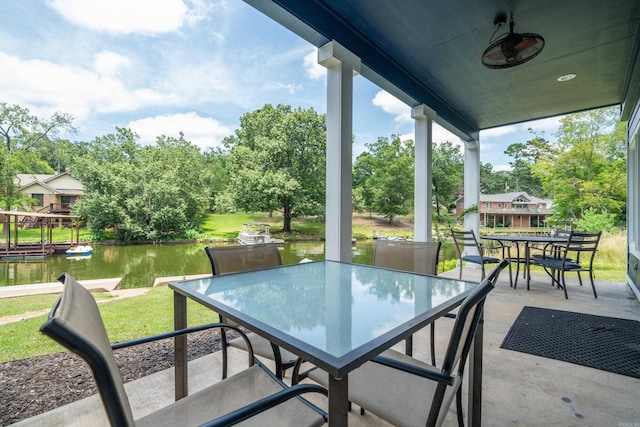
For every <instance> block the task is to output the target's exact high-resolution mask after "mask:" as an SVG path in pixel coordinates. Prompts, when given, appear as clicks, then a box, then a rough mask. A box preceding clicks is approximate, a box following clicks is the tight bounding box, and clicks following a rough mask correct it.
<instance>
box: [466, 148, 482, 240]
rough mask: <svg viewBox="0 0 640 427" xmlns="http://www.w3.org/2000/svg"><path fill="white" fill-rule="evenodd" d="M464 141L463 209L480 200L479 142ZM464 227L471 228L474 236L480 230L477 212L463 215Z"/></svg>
mask: <svg viewBox="0 0 640 427" xmlns="http://www.w3.org/2000/svg"><path fill="white" fill-rule="evenodd" d="M463 142H464V209H465V210H466V209H469V208H470V207H472V206H474V205H475V206H478V204H479V201H480V142H478V141H463ZM464 229H465V230H473V231H474V232H475V233H476V236H479V233H478V232H479V231H480V215H479V213H478V212H473V213H468V214H467V215H465V217H464Z"/></svg>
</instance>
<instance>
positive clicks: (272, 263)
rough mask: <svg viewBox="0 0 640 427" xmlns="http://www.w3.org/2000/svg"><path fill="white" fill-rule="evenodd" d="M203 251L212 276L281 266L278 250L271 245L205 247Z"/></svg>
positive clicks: (275, 246)
mask: <svg viewBox="0 0 640 427" xmlns="http://www.w3.org/2000/svg"><path fill="white" fill-rule="evenodd" d="M204 250H205V252H206V253H207V256H208V257H209V261H211V270H212V272H213V275H214V276H215V275H218V274H227V273H235V272H240V271H250V270H258V269H261V268H269V267H277V266H279V265H282V257H281V256H280V250H279V249H278V246H277V245H275V244H272V243H267V244H260V245H239V246H217V247H206V248H204Z"/></svg>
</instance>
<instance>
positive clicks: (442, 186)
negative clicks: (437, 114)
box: [431, 141, 464, 221]
mask: <svg viewBox="0 0 640 427" xmlns="http://www.w3.org/2000/svg"><path fill="white" fill-rule="evenodd" d="M432 156H433V158H432V169H431V174H432V177H431V179H432V182H433V200H434V202H435V204H436V218H437V220H438V221H441V220H442V214H441V212H440V210H441V208H442V207H443V206H445V207H446V209H447V211H448V210H449V209H450V208H451V207H452V205H454V202H455V200H456V197H457V195H458V193H459V191H460V190H461V189H462V182H463V181H462V176H463V173H464V172H463V159H464V157H463V155H462V153H461V152H460V146H458V145H455V144H453V143H451V142H449V141H446V142H443V143H442V144H434V146H433V151H432Z"/></svg>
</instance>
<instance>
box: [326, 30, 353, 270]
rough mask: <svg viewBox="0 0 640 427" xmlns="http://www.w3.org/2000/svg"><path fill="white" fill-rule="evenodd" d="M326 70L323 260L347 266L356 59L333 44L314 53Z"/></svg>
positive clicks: (349, 239)
mask: <svg viewBox="0 0 640 427" xmlns="http://www.w3.org/2000/svg"><path fill="white" fill-rule="evenodd" d="M318 63H319V64H320V65H323V66H325V67H327V177H326V178H327V196H326V197H327V201H326V231H325V233H326V234H325V258H326V259H328V260H334V261H344V262H351V260H352V254H351V213H352V195H351V183H352V170H351V167H352V148H351V144H352V134H353V129H352V128H353V76H354V74H357V73H359V72H360V58H358V57H356V56H355V55H354V54H352V53H351V52H349V51H348V50H347V49H345V48H344V47H343V46H342V45H340V44H339V43H337V42H336V41H331V42H329V43H327V44H326V45H324V46H322V47H320V49H318Z"/></svg>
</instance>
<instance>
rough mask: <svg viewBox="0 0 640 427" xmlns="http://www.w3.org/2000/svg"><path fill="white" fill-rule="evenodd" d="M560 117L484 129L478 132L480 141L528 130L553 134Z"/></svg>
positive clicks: (558, 124)
mask: <svg viewBox="0 0 640 427" xmlns="http://www.w3.org/2000/svg"><path fill="white" fill-rule="evenodd" d="M562 117H564V116H556V117H549V118H546V119H540V120H533V121H530V122H525V123H518V124H515V125H509V126H501V127H498V128H492V129H486V130H483V131H480V140H481V141H482V140H483V139H491V138H501V137H503V136H505V135H509V134H514V133H517V132H523V133H524V132H529V129H532V130H533V131H534V132H535V133H540V132H549V131H551V132H555V131H557V130H558V127H559V126H560V120H561V119H562ZM531 138H533V134H531Z"/></svg>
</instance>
